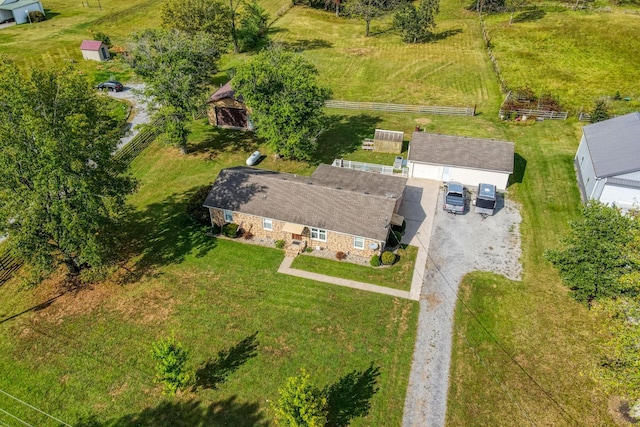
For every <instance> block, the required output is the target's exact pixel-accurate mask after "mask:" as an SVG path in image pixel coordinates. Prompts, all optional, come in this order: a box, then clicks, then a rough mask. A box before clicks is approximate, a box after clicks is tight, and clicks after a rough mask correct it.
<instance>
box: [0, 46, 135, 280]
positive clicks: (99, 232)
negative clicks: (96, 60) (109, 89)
mask: <svg viewBox="0 0 640 427" xmlns="http://www.w3.org/2000/svg"><path fill="white" fill-rule="evenodd" d="M0 62H1V63H0V229H1V230H2V232H4V233H8V234H9V236H10V238H9V239H8V244H9V245H10V247H11V249H12V250H13V251H14V253H16V255H18V256H19V257H21V258H23V259H25V260H26V261H28V262H29V263H30V264H31V265H32V266H34V267H35V270H36V271H38V270H39V271H48V270H50V269H52V268H55V266H56V265H58V264H60V263H64V264H66V265H67V266H68V269H69V271H70V272H71V273H78V272H80V271H81V270H82V269H83V268H86V267H89V266H98V265H101V264H103V263H104V262H105V261H106V260H107V259H108V254H109V253H111V252H112V251H113V245H114V234H112V233H111V231H112V230H113V227H114V225H115V224H116V222H117V219H118V216H119V215H120V214H121V213H122V212H123V209H124V206H125V197H126V195H127V194H129V193H131V192H132V191H133V189H134V186H135V185H134V184H135V183H134V181H133V180H132V179H130V178H129V177H127V176H125V175H123V174H124V172H125V171H126V165H124V164H122V163H120V162H119V161H117V160H116V159H115V158H114V157H113V156H112V154H113V152H114V151H115V150H116V147H117V144H118V141H119V137H120V133H121V123H118V122H117V121H115V120H114V119H113V118H112V117H111V116H110V114H109V113H110V112H109V111H108V108H107V107H106V103H105V102H104V101H103V99H102V98H100V97H99V96H98V95H96V94H95V93H94V91H93V90H92V89H91V88H90V86H89V85H88V83H87V81H86V80H85V79H84V77H82V76H80V75H78V74H77V73H75V72H73V70H70V69H65V70H56V71H52V70H33V71H32V72H31V74H30V75H25V74H23V73H22V72H20V70H19V69H18V68H17V67H16V66H15V65H13V64H12V63H10V62H8V61H7V60H6V59H3V60H2V61H0Z"/></svg>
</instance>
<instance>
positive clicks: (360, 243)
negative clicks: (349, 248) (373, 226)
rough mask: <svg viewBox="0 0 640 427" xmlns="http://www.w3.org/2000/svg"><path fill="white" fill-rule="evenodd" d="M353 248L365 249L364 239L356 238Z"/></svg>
mask: <svg viewBox="0 0 640 427" xmlns="http://www.w3.org/2000/svg"><path fill="white" fill-rule="evenodd" d="M353 247H354V248H356V249H364V237H357V236H356V237H354V238H353Z"/></svg>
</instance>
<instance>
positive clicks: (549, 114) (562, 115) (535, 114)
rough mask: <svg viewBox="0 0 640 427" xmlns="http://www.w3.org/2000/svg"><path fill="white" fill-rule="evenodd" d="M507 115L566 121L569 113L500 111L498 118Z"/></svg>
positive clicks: (525, 110)
mask: <svg viewBox="0 0 640 427" xmlns="http://www.w3.org/2000/svg"><path fill="white" fill-rule="evenodd" d="M507 113H512V114H513V113H516V114H517V115H519V116H528V117H541V118H543V119H549V120H567V117H568V116H569V113H568V112H567V111H548V110H527V109H523V110H509V111H504V110H500V117H504V116H505V115H506V114H507Z"/></svg>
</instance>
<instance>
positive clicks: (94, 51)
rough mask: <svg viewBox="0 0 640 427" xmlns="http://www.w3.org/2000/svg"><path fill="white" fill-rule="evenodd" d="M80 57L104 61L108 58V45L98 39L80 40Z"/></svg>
mask: <svg viewBox="0 0 640 427" xmlns="http://www.w3.org/2000/svg"><path fill="white" fill-rule="evenodd" d="M80 50H81V51H82V57H83V58H84V59H89V60H91V61H106V60H108V59H109V58H110V56H109V47H108V46H107V45H106V44H104V43H103V42H101V41H100V40H82V44H81V45H80Z"/></svg>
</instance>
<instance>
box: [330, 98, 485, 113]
mask: <svg viewBox="0 0 640 427" xmlns="http://www.w3.org/2000/svg"><path fill="white" fill-rule="evenodd" d="M324 105H325V107H327V108H342V109H346V110H371V111H390V112H393V113H423V114H435V115H441V116H475V115H476V108H475V107H439V106H436V105H406V104H391V103H388V102H357V101H336V100H329V101H326V102H325V103H324Z"/></svg>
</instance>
